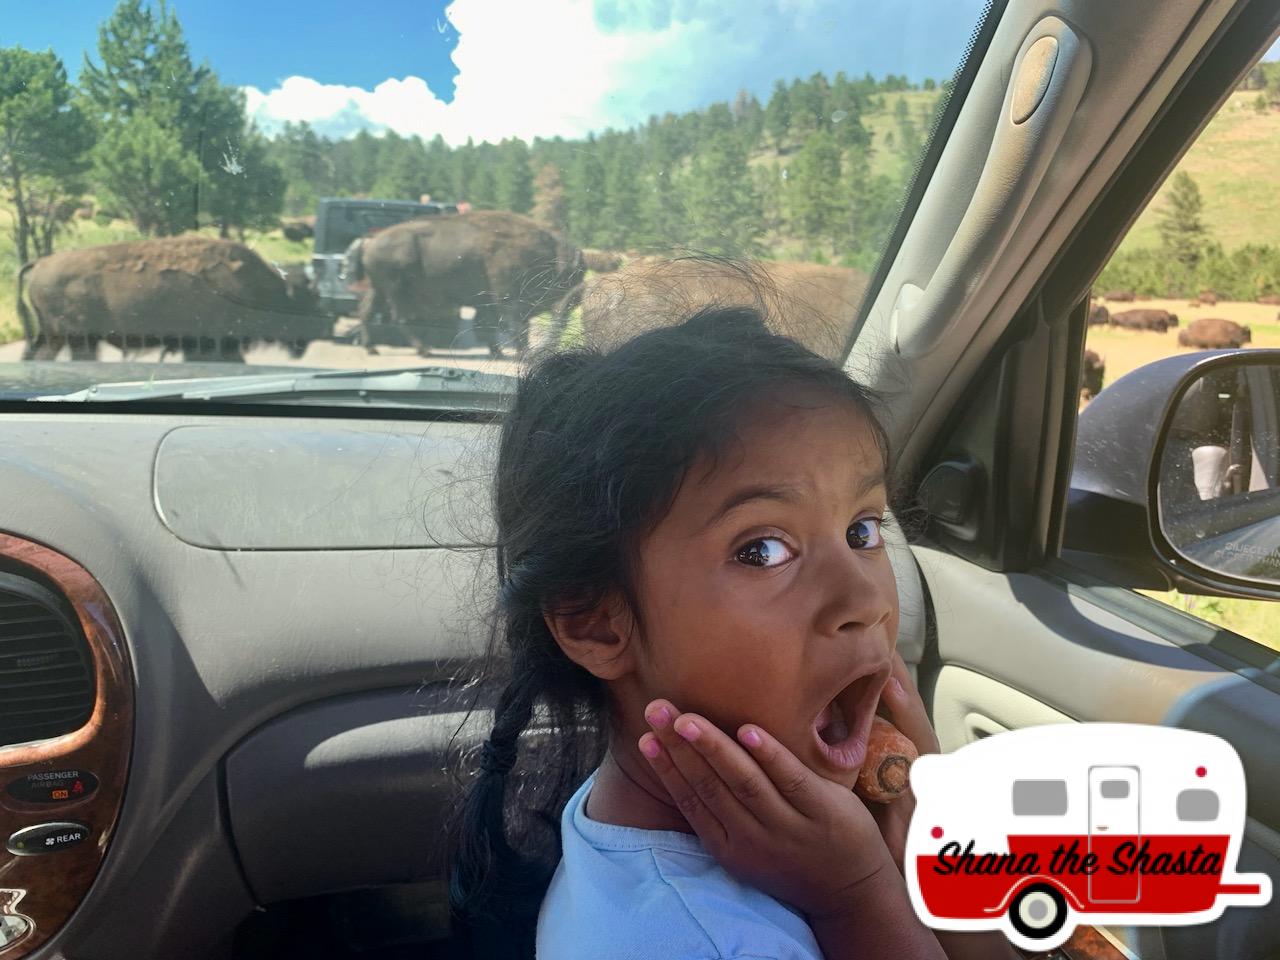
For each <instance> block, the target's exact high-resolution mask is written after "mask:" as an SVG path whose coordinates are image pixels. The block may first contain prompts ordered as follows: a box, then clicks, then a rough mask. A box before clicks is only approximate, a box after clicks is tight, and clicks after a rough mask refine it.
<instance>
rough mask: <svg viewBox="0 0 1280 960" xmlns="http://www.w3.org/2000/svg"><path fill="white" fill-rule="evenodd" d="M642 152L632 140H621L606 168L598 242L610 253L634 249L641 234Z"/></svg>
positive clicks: (617, 143) (619, 139) (618, 139)
mask: <svg viewBox="0 0 1280 960" xmlns="http://www.w3.org/2000/svg"><path fill="white" fill-rule="evenodd" d="M641 169H642V166H641V162H640V148H639V146H638V145H637V144H636V143H635V142H634V140H632V139H631V138H630V137H625V136H624V137H619V138H617V142H616V143H615V144H614V145H613V150H612V153H611V155H610V157H609V160H608V165H607V166H606V167H605V178H604V195H605V205H604V211H603V214H604V215H603V216H602V217H601V221H600V231H599V240H600V243H601V245H602V246H604V247H605V248H607V249H610V250H620V249H622V248H624V247H628V246H632V245H633V240H634V238H635V237H636V235H638V234H639V232H640V208H641V201H642V198H643V195H644V194H643V190H644V184H643V182H642V177H641Z"/></svg>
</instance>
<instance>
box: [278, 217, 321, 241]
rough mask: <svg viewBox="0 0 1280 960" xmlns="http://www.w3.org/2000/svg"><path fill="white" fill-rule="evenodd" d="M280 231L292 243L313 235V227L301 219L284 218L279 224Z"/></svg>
mask: <svg viewBox="0 0 1280 960" xmlns="http://www.w3.org/2000/svg"><path fill="white" fill-rule="evenodd" d="M280 231H281V232H282V233H283V234H284V236H285V239H286V240H292V241H293V242H294V243H300V242H301V241H303V240H308V239H310V238H311V237H313V236H315V230H314V228H312V226H311V225H310V224H309V223H306V222H304V221H302V220H286V221H285V222H284V223H283V224H281V226H280Z"/></svg>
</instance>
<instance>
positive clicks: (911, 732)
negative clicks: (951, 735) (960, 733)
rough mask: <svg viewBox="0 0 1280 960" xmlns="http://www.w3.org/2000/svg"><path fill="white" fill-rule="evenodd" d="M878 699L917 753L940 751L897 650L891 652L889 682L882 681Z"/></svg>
mask: <svg viewBox="0 0 1280 960" xmlns="http://www.w3.org/2000/svg"><path fill="white" fill-rule="evenodd" d="M895 681H896V684H897V685H896V686H895ZM881 702H882V703H883V704H884V705H885V707H886V709H887V712H888V713H889V716H888V718H887V719H888V720H889V721H890V722H891V723H892V724H893V725H894V726H895V727H897V728H898V730H899V731H901V732H902V734H903V735H904V736H905V737H906V738H907V739H908V740H910V741H911V742H912V743H914V744H915V745H916V749H917V750H918V751H919V752H920V753H938V752H939V751H940V749H941V747H940V745H939V743H938V735H937V734H936V733H935V732H934V729H933V725H932V724H931V723H930V722H929V712H928V711H927V710H926V709H925V706H924V701H923V700H922V699H921V698H920V693H919V691H917V690H916V686H915V684H914V683H912V682H911V674H909V673H908V672H907V665H906V663H904V662H903V660H902V656H901V655H900V654H899V653H898V652H897V651H894V654H893V665H892V668H891V671H890V674H889V682H888V683H887V684H885V688H884V692H883V693H882V695H881Z"/></svg>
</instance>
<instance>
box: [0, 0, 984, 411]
mask: <svg viewBox="0 0 1280 960" xmlns="http://www.w3.org/2000/svg"><path fill="white" fill-rule="evenodd" d="M71 6H72V7H73V8H74V10H73V11H68V12H67V15H65V16H60V17H50V16H48V15H47V11H43V10H41V9H39V8H36V7H29V6H28V7H25V8H22V9H16V10H14V11H10V13H9V16H8V18H7V19H6V35H7V38H8V39H7V40H6V41H5V43H6V44H7V46H3V47H0V227H2V228H3V232H2V235H0V399H14V398H21V399H30V400H32V401H36V400H39V401H40V402H47V401H49V400H50V399H58V398H64V397H65V398H66V399H67V400H79V401H84V400H86V399H88V400H108V399H111V398H121V397H130V398H135V399H136V398H138V397H142V396H160V395H163V396H165V397H167V398H169V399H170V400H173V401H175V402H186V401H187V400H188V399H190V401H191V402H197V401H198V399H199V398H205V399H208V398H210V397H215V396H216V397H225V396H230V395H233V394H234V395H235V396H238V397H245V398H247V397H252V396H255V395H257V393H256V392H257V386H256V384H261V391H260V399H261V400H262V401H263V402H269V403H277V402H278V403H288V402H301V401H300V398H304V397H305V398H308V400H307V402H312V403H324V404H328V405H338V406H343V405H348V404H356V403H368V402H373V401H372V400H371V397H377V400H376V402H379V403H383V402H385V403H387V404H392V405H397V404H415V405H418V406H422V405H424V404H434V403H436V402H444V400H443V399H441V398H445V399H447V398H448V397H450V396H456V395H457V394H458V393H459V392H460V391H465V390H474V391H479V390H481V389H483V390H485V391H493V390H494V389H495V387H494V384H496V383H499V382H500V381H499V380H493V379H489V380H484V381H468V380H461V381H450V383H451V386H450V390H452V391H453V392H452V393H450V392H449V391H445V390H441V389H438V387H439V383H440V382H441V381H439V379H438V376H437V374H436V373H435V372H432V371H435V370H436V369H437V368H449V369H463V370H473V371H483V372H485V373H487V374H496V375H499V376H509V375H513V374H515V373H517V372H518V371H519V369H520V364H521V361H522V359H523V358H525V357H527V356H528V355H529V351H531V350H534V349H538V348H542V347H550V348H555V347H558V346H564V345H569V344H575V343H581V342H584V341H586V342H607V341H609V340H610V334H611V333H612V332H613V331H610V330H609V329H608V327H609V324H610V323H617V322H618V321H617V319H616V317H617V312H616V311H613V310H610V309H606V308H605V304H608V303H610V302H615V301H616V300H617V299H618V297H619V293H618V291H621V290H625V291H626V294H625V297H624V298H623V299H626V300H628V301H637V302H638V301H641V300H643V291H644V289H645V288H644V285H645V284H666V285H670V284H673V283H679V282H682V281H680V280H678V279H675V278H673V277H672V276H671V275H669V274H665V275H664V274H663V273H662V272H661V270H657V271H656V272H655V270H654V269H653V259H652V258H672V257H688V256H691V255H700V254H710V255H728V256H731V257H736V258H747V259H750V260H752V261H755V262H757V263H758V264H759V267H760V269H761V270H762V271H763V274H764V279H766V280H767V281H768V283H770V284H771V285H772V286H773V288H774V289H776V290H777V291H779V293H780V294H781V295H782V296H783V297H784V298H791V299H792V300H795V301H798V302H801V303H802V304H803V305H804V308H805V309H811V310H812V311H814V312H815V316H817V317H819V318H820V319H821V321H822V322H824V323H826V324H827V325H828V326H827V328H826V329H827V330H828V331H830V330H837V331H838V333H837V335H834V336H832V337H830V338H829V339H828V341H824V342H826V343H827V347H820V346H818V345H817V344H816V342H810V343H809V344H808V345H810V346H813V347H814V349H827V348H830V349H834V347H832V346H831V345H832V344H836V343H839V344H841V349H843V344H844V343H845V341H846V340H847V333H848V332H849V331H851V329H852V324H853V322H854V320H855V318H856V316H857V314H858V309H859V306H860V304H861V301H862V300H863V299H864V297H866V296H867V294H868V292H869V290H868V287H869V278H870V277H871V276H872V274H873V272H874V270H875V267H876V264H877V262H878V260H879V259H880V257H881V256H882V254H883V253H884V251H885V250H886V248H887V246H888V244H889V241H890V236H891V234H892V233H893V230H894V226H895V223H896V221H897V219H898V217H899V215H900V213H901V211H902V209H903V204H904V200H905V198H906V196H907V193H908V188H909V187H910V184H911V181H912V178H913V176H914V175H915V171H916V169H917V167H918V166H919V164H920V162H921V158H922V157H923V155H924V153H925V150H926V146H927V143H928V140H929V137H930V132H931V130H932V129H933V127H934V123H935V121H936V120H937V118H938V117H939V116H940V114H941V113H942V111H943V110H944V109H945V108H946V105H947V102H948V97H949V94H950V90H951V87H952V78H953V77H954V76H955V74H956V71H957V68H958V67H959V65H960V61H961V57H962V55H963V53H964V50H965V46H966V42H967V41H968V40H969V38H970V36H971V35H972V33H973V30H974V28H975V26H976V24H977V23H978V20H979V18H980V17H981V15H982V10H983V7H984V4H983V3H982V2H981V0H896V2H893V3H888V2H884V0H811V2H806V3H802V4H797V3H791V2H782V0H745V2H744V0H705V2H696V3H678V4H672V3H669V2H659V0H651V2H650V0H632V2H619V0H594V2H592V0H552V2H538V3H505V2H501V3H500V2H496V0H453V2H446V0H420V2H415V3H411V4H407V3H388V4H375V5H372V7H371V8H369V9H365V8H361V9H360V10H359V11H358V12H357V11H356V8H354V7H350V6H341V5H332V4H326V3H320V4H318V5H317V4H316V3H314V2H311V3H307V4H302V3H293V2H284V0H282V2H279V3H271V4H253V5H250V4H249V3H248V2H247V0H220V2H218V3H213V2H209V0H184V2H175V3H167V4H166V3H164V2H162V0H119V2H113V0H76V2H74V3H72V5H71ZM246 24H252V25H253V27H252V29H246V28H245V25H246ZM700 263H701V266H699V268H698V269H699V270H701V271H703V272H704V273H703V274H702V275H700V276H699V278H698V280H697V282H696V283H692V285H691V286H690V293H689V296H690V297H692V298H693V299H694V300H696V299H697V298H699V297H704V296H720V295H723V294H724V293H725V292H726V291H731V290H733V289H734V288H733V286H732V284H733V280H732V279H731V278H729V277H726V276H725V275H724V274H723V273H717V272H716V271H717V270H718V269H719V268H718V267H716V265H715V264H714V263H713V262H711V261H701V262H700ZM726 284H728V286H726ZM685 302H691V301H690V300H689V298H686V301H685ZM669 319H670V320H671V322H675V321H677V320H678V319H680V318H679V317H671V318H669ZM798 336H799V335H798ZM799 338H800V339H802V340H803V339H804V337H803V336H799ZM406 368H415V369H416V370H423V369H424V368H430V370H428V371H427V372H425V373H422V374H420V375H419V374H414V375H412V376H407V377H406V378H398V379H397V378H377V377H375V378H371V379H361V380H359V381H358V382H359V389H358V390H357V389H351V382H347V381H334V380H333V379H331V378H330V379H322V378H321V379H317V377H319V376H320V375H322V374H326V373H328V372H331V371H362V370H367V371H371V372H379V371H385V370H400V369H406ZM291 370H296V371H297V374H298V376H288V377H286V378H285V379H284V380H282V379H281V376H280V374H281V372H282V371H285V372H287V371H291ZM254 377H256V378H257V380H253V379H252V378H254ZM224 378H250V379H244V380H243V382H241V383H239V384H237V385H236V386H235V387H234V388H229V387H228V386H227V385H226V384H225V383H223V382H222V380H223V379H224ZM308 378H309V379H308ZM178 380H182V381H199V383H198V384H196V385H193V386H191V387H190V388H187V387H182V388H178V387H175V388H174V389H169V390H157V389H155V387H154V384H156V383H162V382H165V381H178ZM282 383H286V384H287V388H283V387H282V386H281V384H282ZM111 384H129V385H130V386H128V387H127V388H123V389H117V390H107V389H95V388H100V387H104V386H106V385H111ZM480 384H483V385H484V386H483V388H482V387H481V386H480Z"/></svg>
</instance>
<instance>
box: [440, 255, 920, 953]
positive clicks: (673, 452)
mask: <svg viewBox="0 0 1280 960" xmlns="http://www.w3.org/2000/svg"><path fill="white" fill-rule="evenodd" d="M700 259H701V260H704V261H705V260H706V259H707V258H700ZM713 262H714V263H715V264H717V265H719V266H721V267H723V266H724V265H725V261H713ZM729 266H730V268H732V269H738V270H740V271H741V275H742V276H746V277H749V278H750V279H751V282H752V283H753V285H756V286H757V287H759V286H761V285H762V281H761V280H760V278H759V277H758V276H752V275H751V273H750V269H751V268H750V267H746V268H745V269H743V268H741V267H739V265H738V264H736V263H733V262H730V263H729ZM668 322H670V321H668ZM770 326H773V327H774V329H786V328H785V327H783V326H782V325H781V321H779V320H778V318H777V317H774V316H770V315H769V308H768V305H767V304H766V302H765V300H764V298H763V297H759V298H756V303H755V304H754V305H748V306H741V305H723V304H713V305H711V306H703V307H702V308H700V309H697V310H696V312H693V313H692V315H691V316H688V317H687V319H685V320H684V321H683V322H680V323H678V324H676V325H674V326H663V327H659V328H658V329H652V330H649V331H648V332H645V333H641V334H639V335H635V336H633V337H631V339H626V340H624V341H623V342H622V343H621V344H620V345H617V346H615V347H614V348H612V349H609V350H601V349H599V347H598V346H595V345H588V346H583V347H576V348H571V349H568V350H562V351H559V352H554V353H550V354H543V355H540V356H535V357H534V359H533V362H532V364H531V366H530V368H529V369H528V370H527V372H526V373H524V375H522V376H521V378H520V381H519V385H518V387H517V390H516V394H515V398H514V402H513V404H512V406H511V408H510V410H509V412H508V413H507V414H506V415H505V417H504V419H503V424H502V428H501V435H500V438H499V442H498V459H497V466H496V471H495V477H494V486H493V501H494V508H495V516H496V521H497V540H496V550H495V553H496V557H497V587H498V596H497V602H496V604H495V608H494V616H493V622H492V626H491V633H490V637H489V650H488V657H487V666H488V667H490V668H494V667H498V668H504V669H503V670H502V674H501V676H500V677H499V679H500V680H501V682H503V683H504V684H505V687H504V689H503V690H502V692H501V695H500V697H499V698H498V702H497V706H496V710H495V714H494V725H493V730H492V733H491V734H490V735H489V739H488V742H487V743H486V744H485V745H484V747H483V748H482V750H481V762H480V772H479V773H478V774H477V775H476V777H475V779H473V780H471V781H470V782H469V783H468V784H466V785H465V787H464V788H463V796H462V797H461V798H460V802H459V803H458V804H457V805H456V806H455V807H454V809H453V812H452V816H451V819H450V824H449V827H448V845H449V855H448V856H449V870H450V874H449V876H450V905H451V908H452V911H453V919H454V922H455V925H457V924H462V925H463V926H465V927H467V928H468V929H469V930H470V932H471V937H472V939H473V949H474V948H476V947H482V943H481V940H482V938H485V937H493V938H496V939H495V941H494V943H495V950H496V952H497V953H499V954H500V955H503V956H526V957H532V956H533V952H534V951H533V946H534V935H535V932H536V924H537V916H538V910H539V907H540V905H541V901H542V899H543V896H544V894H545V893H546V890H547V886H548V884H549V883H550V880H551V877H552V874H553V873H554V871H555V868H556V865H557V862H558V860H559V857H560V816H561V813H562V811H563V808H564V804H565V802H566V801H567V800H568V798H569V796H571V795H572V793H573V792H574V791H575V790H576V789H577V788H578V787H579V786H581V784H582V782H583V780H584V779H585V778H586V776H587V775H588V774H589V773H590V772H591V771H592V770H593V769H595V767H597V766H598V765H599V764H600V762H601V761H602V760H603V758H604V755H605V751H606V749H607V746H608V732H609V720H610V717H609V715H608V714H609V698H608V689H607V686H606V684H605V683H604V682H603V681H601V680H599V679H597V678H596V677H595V676H593V675H592V674H591V673H589V672H588V671H587V670H585V669H583V668H582V667H580V666H578V665H577V664H575V663H574V662H573V661H571V660H569V659H568V658H567V657H566V656H565V655H564V653H563V652H562V651H561V649H560V647H559V646H558V644H557V643H556V640H555V638H554V637H553V636H552V634H551V631H550V630H549V629H548V627H547V623H546V620H545V619H544V616H543V614H544V611H552V610H554V611H557V612H561V613H565V614H573V613H584V612H588V611H591V610H593V609H595V608H596V607H597V606H598V605H599V604H600V603H601V601H602V600H604V599H605V598H606V596H607V595H608V594H609V593H610V592H612V591H617V593H618V594H620V595H621V596H622V597H624V598H625V599H626V600H627V601H628V602H630V604H631V614H632V616H633V617H634V619H635V621H636V622H637V624H639V625H641V626H642V625H643V623H642V620H641V611H640V610H639V608H638V606H637V604H636V603H635V602H634V597H635V589H634V588H635V581H634V573H635V570H636V566H635V564H636V557H637V551H638V547H639V544H640V542H641V540H642V539H643V537H644V536H645V534H646V533H647V532H648V531H649V530H651V529H652V528H653V526H654V525H655V524H656V523H658V522H659V521H660V520H661V518H662V517H663V516H664V515H665V514H666V512H667V510H668V509H669V507H670V505H671V503H672V501H673V499H674V497H675V495H676V492H677V490H678V488H679V486H680V483H681V481H682V480H683V478H684V477H685V474H686V472H687V471H688V469H689V467H690V466H691V464H693V463H694V461H695V460H696V459H698V458H699V457H702V456H709V457H711V458H712V463H713V464H714V462H715V461H716V459H717V458H718V457H719V456H720V454H721V451H722V450H723V448H724V446H725V445H726V443H727V442H728V441H729V439H730V438H731V437H732V435H733V428H734V427H735V425H736V424H737V423H738V421H739V419H740V418H741V417H742V416H743V415H744V412H746V411H749V410H750V409H751V407H752V403H751V401H753V400H755V399H756V398H758V397H760V396H762V395H764V394H767V393H771V392H772V391H774V390H776V389H778V388H785V387H795V386H803V387H808V388H810V389H814V388H816V389H817V390H818V391H819V392H821V393H825V394H828V395H830V396H831V397H832V398H834V399H836V400H837V401H844V402H848V403H850V404H852V405H853V407H854V408H856V409H857V410H858V411H860V412H861V413H863V414H864V415H865V416H866V419H867V422H868V423H869V424H870V426H871V428H872V431H873V434H874V436H875V438H876V441H877V443H878V446H879V448H880V452H881V454H882V456H883V457H884V460H885V473H886V477H887V478H888V477H889V476H890V464H889V462H888V461H889V442H888V438H887V436H886V434H885V431H884V429H883V428H882V426H881V425H880V422H879V420H878V419H877V416H876V408H877V407H878V406H879V404H880V402H881V400H882V397H881V396H880V395H878V394H876V393H874V392H872V391H870V390H868V389H866V388H864V387H862V386H860V385H859V384H857V383H856V382H854V381H853V380H851V379H850V378H849V377H848V376H847V375H846V374H845V372H844V371H843V370H842V369H841V368H840V366H838V365H837V364H836V363H834V362H832V360H830V359H826V358H824V357H822V356H819V355H818V354H816V353H813V352H811V351H810V350H808V349H806V348H805V347H804V346H801V345H800V343H798V342H796V340H793V339H791V338H789V337H786V336H781V335H778V334H776V333H773V332H771V331H770V329H769V327H770ZM896 499H897V494H896V492H895V490H894V488H893V487H892V486H891V495H890V505H891V507H893V506H895V504H894V501H895V500H896ZM896 512H897V510H896V509H895V513H896ZM499 642H502V643H505V645H506V648H507V656H506V657H504V658H501V659H500V660H499V659H498V658H495V657H494V651H495V648H496V647H497V645H498V643H499ZM535 707H541V708H542V710H543V713H542V715H541V716H540V717H539V721H538V723H537V724H536V725H535V726H536V729H535V730H534V731H531V732H530V733H529V734H528V735H527V736H526V737H525V740H526V743H528V742H529V741H538V742H539V743H540V745H539V749H538V753H537V758H536V759H537V764H538V769H537V770H529V771H517V770H514V769H512V767H513V765H515V764H516V763H517V761H518V759H519V755H518V753H517V744H518V742H519V740H520V738H521V736H522V734H524V733H525V731H526V729H527V728H529V727H530V725H531V724H532V723H533V721H534V714H535ZM544 739H545V740H546V743H545V746H544V745H542V743H541V742H542V741H544ZM528 752H529V751H526V753H528ZM513 838H519V839H520V841H521V844H520V846H519V848H518V847H517V846H516V845H513Z"/></svg>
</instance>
